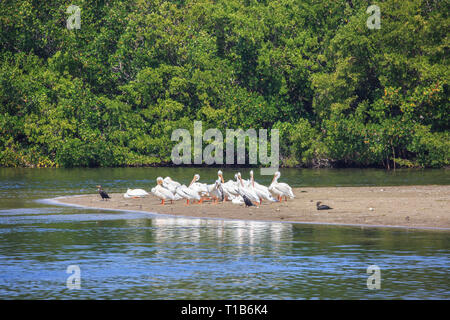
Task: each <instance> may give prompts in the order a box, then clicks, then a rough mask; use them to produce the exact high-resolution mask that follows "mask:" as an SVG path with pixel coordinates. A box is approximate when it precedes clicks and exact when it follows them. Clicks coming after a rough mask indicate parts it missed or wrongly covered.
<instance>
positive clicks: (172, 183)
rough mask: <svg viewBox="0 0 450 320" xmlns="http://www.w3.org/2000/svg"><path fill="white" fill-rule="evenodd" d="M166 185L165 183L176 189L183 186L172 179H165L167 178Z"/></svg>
mask: <svg viewBox="0 0 450 320" xmlns="http://www.w3.org/2000/svg"><path fill="white" fill-rule="evenodd" d="M164 183H165V184H166V185H170V186H174V187H175V188H176V187H180V186H181V183H179V182H177V181H174V180H172V178H171V177H165V178H164Z"/></svg>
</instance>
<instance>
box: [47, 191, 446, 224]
mask: <svg viewBox="0 0 450 320" xmlns="http://www.w3.org/2000/svg"><path fill="white" fill-rule="evenodd" d="M293 191H294V194H295V198H294V199H289V200H288V201H287V202H286V201H282V202H280V203H268V202H263V203H262V205H260V206H258V207H249V208H245V207H244V206H240V205H236V204H232V203H231V202H226V203H219V204H212V203H211V202H208V201H206V202H204V203H203V204H191V205H186V202H185V201H182V200H179V201H175V202H174V203H173V204H170V202H169V203H168V204H166V205H164V206H162V205H160V201H159V199H158V198H156V197H155V196H153V195H150V196H148V197H146V198H139V199H125V198H124V197H123V194H120V193H113V194H110V196H111V200H107V201H102V200H101V198H100V196H99V195H98V194H86V195H78V196H70V197H60V198H57V199H52V202H55V203H59V204H64V205H75V206H83V207H90V208H98V209H110V210H111V209H112V210H123V211H127V210H136V211H145V212H149V213H159V214H168V215H172V216H175V217H176V216H180V217H197V218H216V219H239V220H255V221H275V222H276V221H278V222H299V223H312V224H315V223H317V224H330V225H354V226H361V227H364V226H365V227H405V228H411V229H421V228H425V229H435V230H445V231H450V211H449V210H448V205H449V203H450V186H447V185H428V186H388V187H379V186H377V187H314V188H311V187H307V188H294V189H293ZM317 201H322V202H323V203H324V204H327V205H329V206H330V207H332V208H333V209H332V210H324V211H318V210H317V209H316V202H317Z"/></svg>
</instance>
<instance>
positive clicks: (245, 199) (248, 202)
mask: <svg viewBox="0 0 450 320" xmlns="http://www.w3.org/2000/svg"><path fill="white" fill-rule="evenodd" d="M242 198H244V203H245V207H246V208H247V207H251V206H254V204H253V203H252V202H251V201H250V199H249V198H247V196H246V195H245V194H243V195H242Z"/></svg>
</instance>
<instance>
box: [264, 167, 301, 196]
mask: <svg viewBox="0 0 450 320" xmlns="http://www.w3.org/2000/svg"><path fill="white" fill-rule="evenodd" d="M280 176H281V173H280V172H279V171H277V172H275V174H274V176H273V179H272V183H271V184H270V186H269V191H270V192H272V193H273V194H274V195H276V196H277V198H278V200H279V201H280V202H281V199H282V197H283V196H284V200H285V201H287V197H289V198H291V199H293V198H295V196H294V193H293V192H292V188H291V187H290V186H289V185H288V184H287V183H284V182H278V178H280Z"/></svg>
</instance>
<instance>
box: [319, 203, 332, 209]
mask: <svg viewBox="0 0 450 320" xmlns="http://www.w3.org/2000/svg"><path fill="white" fill-rule="evenodd" d="M321 203H322V202H320V201H317V203H316V206H317V210H330V209H333V208H331V207H329V206H327V205H326V204H321Z"/></svg>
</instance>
